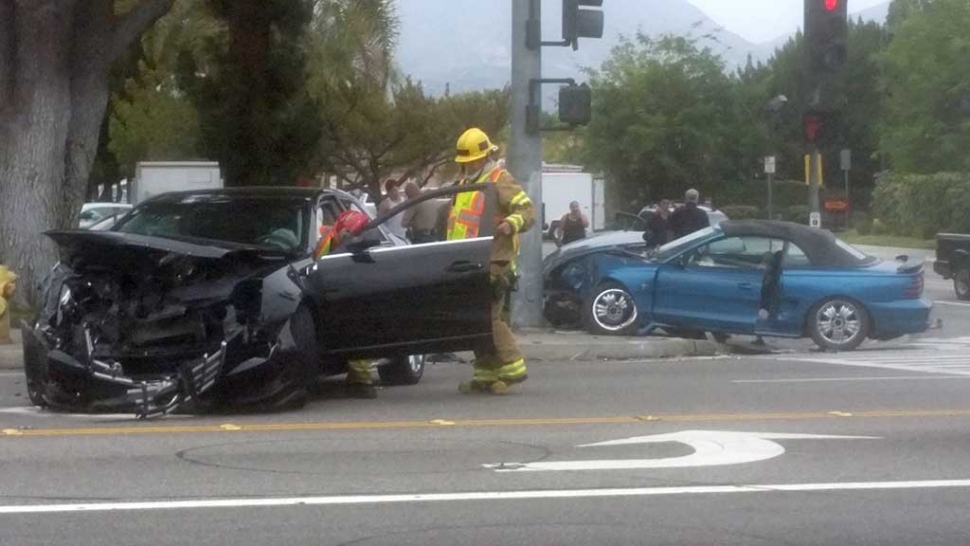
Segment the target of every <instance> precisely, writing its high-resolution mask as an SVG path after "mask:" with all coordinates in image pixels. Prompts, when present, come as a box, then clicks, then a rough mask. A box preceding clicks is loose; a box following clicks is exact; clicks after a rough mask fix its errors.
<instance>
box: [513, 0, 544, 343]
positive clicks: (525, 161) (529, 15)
mask: <svg viewBox="0 0 970 546" xmlns="http://www.w3.org/2000/svg"><path fill="white" fill-rule="evenodd" d="M510 2H511V4H512V113H511V114H512V115H511V118H510V119H511V122H512V134H511V139H510V140H509V146H508V156H507V167H508V169H509V172H511V173H512V176H514V177H515V179H516V180H518V181H519V183H520V184H522V188H523V189H524V190H525V192H526V193H527V194H529V198H530V199H531V200H532V203H533V205H535V207H536V211H537V212H540V215H541V211H542V134H541V133H540V132H539V131H530V130H529V123H528V116H529V111H530V106H531V105H535V104H541V92H540V91H541V87H540V86H538V85H532V84H531V82H533V81H534V80H538V79H540V78H541V77H542V50H541V48H540V47H538V44H537V43H532V45H534V46H535V47H532V48H530V47H529V46H530V38H531V41H534V40H535V38H536V35H535V34H534V33H535V32H537V31H538V28H539V21H541V20H542V19H541V11H542V10H541V5H542V2H539V1H531V0H530V1H523V0H510ZM530 29H532V30H531V31H530ZM519 245H520V254H519V260H518V271H519V290H518V291H517V292H514V293H513V294H512V325H513V326H514V327H516V328H539V327H541V326H542V324H543V319H542V305H543V289H542V218H536V225H535V226H534V227H533V228H532V229H530V230H529V231H527V232H525V233H523V234H522V235H521V236H520V239H519Z"/></svg>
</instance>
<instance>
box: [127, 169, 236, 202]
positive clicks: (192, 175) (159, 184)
mask: <svg viewBox="0 0 970 546" xmlns="http://www.w3.org/2000/svg"><path fill="white" fill-rule="evenodd" d="M222 186H223V180H222V173H221V172H220V170H219V164H218V163H216V162H212V161H143V162H140V163H138V165H137V166H136V170H135V184H134V191H133V192H131V203H132V204H133V205H137V204H138V203H141V202H142V201H144V200H146V199H149V198H151V197H153V196H156V195H159V194H162V193H166V192H171V191H191V190H211V189H219V188H222Z"/></svg>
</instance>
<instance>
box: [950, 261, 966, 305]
mask: <svg viewBox="0 0 970 546" xmlns="http://www.w3.org/2000/svg"><path fill="white" fill-rule="evenodd" d="M953 291H954V292H956V294H957V299H961V300H964V301H967V300H970V267H967V266H963V267H961V268H959V269H957V272H956V275H954V276H953Z"/></svg>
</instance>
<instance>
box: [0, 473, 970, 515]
mask: <svg viewBox="0 0 970 546" xmlns="http://www.w3.org/2000/svg"><path fill="white" fill-rule="evenodd" d="M962 488H970V479H964V480H921V481H897V482H844V483H794V484H768V485H702V486H689V487H641V488H629V489H563V490H549V491H482V492H470V493H428V494H420V493H418V494H411V495H349V496H329V497H286V498H263V499H254V498H239V499H218V500H202V499H199V500H180V501H150V502H103V503H87V504H28V505H12V506H9V505H8V506H0V515H7V514H52V513H67V512H112V511H127V512H134V511H149V510H188V509H200V508H271V507H284V506H333V505H366V504H407V503H419V502H455V501H502V500H540V499H582V498H609V497H653V496H670V495H723V494H730V493H785V492H806V491H813V492H817V491H880V490H883V491H890V490H906V489H962Z"/></svg>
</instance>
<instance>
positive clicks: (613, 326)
mask: <svg viewBox="0 0 970 546" xmlns="http://www.w3.org/2000/svg"><path fill="white" fill-rule="evenodd" d="M585 315H586V316H585V320H586V329H587V331H588V332H589V333H591V334H597V335H612V336H629V335H633V334H635V333H636V330H637V319H638V318H639V312H638V310H637V304H636V300H635V299H634V298H633V295H632V294H630V292H629V291H628V290H627V289H626V288H625V287H624V286H623V285H621V284H619V283H615V282H605V283H603V284H601V285H599V286H597V287H596V289H595V290H594V291H593V295H592V296H591V297H590V298H589V301H588V302H587V304H586V312H585Z"/></svg>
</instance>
